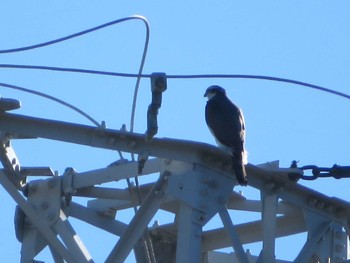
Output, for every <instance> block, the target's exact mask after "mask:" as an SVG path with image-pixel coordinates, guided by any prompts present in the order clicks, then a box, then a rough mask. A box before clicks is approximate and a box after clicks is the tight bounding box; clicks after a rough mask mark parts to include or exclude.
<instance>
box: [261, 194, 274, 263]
mask: <svg viewBox="0 0 350 263" xmlns="http://www.w3.org/2000/svg"><path fill="white" fill-rule="evenodd" d="M261 202H262V206H263V209H262V213H261V216H262V223H263V239H262V241H263V248H262V262H274V261H275V238H276V219H277V204H278V197H277V195H276V194H270V193H266V192H264V191H262V192H261Z"/></svg>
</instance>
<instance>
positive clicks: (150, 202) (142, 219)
mask: <svg viewBox="0 0 350 263" xmlns="http://www.w3.org/2000/svg"><path fill="white" fill-rule="evenodd" d="M169 175H170V172H168V171H165V172H163V173H162V174H161V176H160V177H159V179H158V181H157V182H156V183H155V184H154V186H153V187H152V189H151V190H150V192H149V193H148V195H147V197H146V199H145V200H144V202H143V203H142V205H141V206H140V209H139V210H138V211H137V213H136V215H135V216H134V217H133V219H132V220H131V222H130V224H129V226H128V228H127V229H126V231H125V233H124V234H123V235H122V236H121V237H120V239H119V241H118V243H117V244H116V245H115V246H114V248H113V249H112V251H111V253H110V254H109V256H108V258H107V260H106V263H112V262H113V263H114V262H118V263H119V262H120V263H121V262H124V260H125V259H126V258H127V256H128V255H129V253H130V252H131V250H132V249H133V247H135V245H136V242H137V241H138V240H139V239H140V238H141V236H142V235H143V233H144V231H145V229H146V227H147V225H148V223H149V222H150V221H151V219H152V218H153V216H154V215H155V213H156V212H157V210H158V209H159V207H160V205H161V204H162V203H163V201H164V200H165V198H166V193H165V189H164V188H165V185H166V182H167V179H168V176H169Z"/></svg>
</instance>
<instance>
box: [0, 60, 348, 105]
mask: <svg viewBox="0 0 350 263" xmlns="http://www.w3.org/2000/svg"><path fill="white" fill-rule="evenodd" d="M0 68H12V69H31V70H47V71H60V72H70V73H81V74H94V75H105V76H112V77H124V78H151V74H134V73H120V72H112V71H101V70H91V69H79V68H66V67H50V66H37V65H15V64H0ZM167 78H168V79H257V80H267V81H275V82H284V83H289V84H294V85H299V86H304V87H308V88H312V89H316V90H319V91H323V92H327V93H330V94H333V95H336V96H340V97H343V98H346V99H350V95H349V94H346V93H343V92H340V91H336V90H332V89H329V88H325V87H321V86H318V85H314V84H310V83H307V82H303V81H298V80H292V79H287V78H279V77H272V76H262V75H248V74H189V75H172V74H170V75H167Z"/></svg>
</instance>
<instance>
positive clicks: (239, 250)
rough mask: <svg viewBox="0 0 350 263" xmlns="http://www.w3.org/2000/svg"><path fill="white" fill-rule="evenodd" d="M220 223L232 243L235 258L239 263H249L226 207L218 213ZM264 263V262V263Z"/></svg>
mask: <svg viewBox="0 0 350 263" xmlns="http://www.w3.org/2000/svg"><path fill="white" fill-rule="evenodd" d="M219 215H220V218H221V221H222V223H223V224H224V227H225V229H226V231H227V234H228V236H229V238H230V240H231V242H232V247H233V248H234V250H235V252H236V256H237V258H238V260H239V262H240V263H249V261H248V258H247V255H246V253H245V252H244V249H243V246H242V242H241V240H240V238H239V236H238V234H237V231H236V227H235V226H234V225H233V223H232V220H231V218H230V215H229V213H228V212H227V209H226V207H223V208H222V209H221V210H220V211H219ZM264 262H265V261H264ZM266 262H267V261H266Z"/></svg>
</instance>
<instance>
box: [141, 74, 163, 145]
mask: <svg viewBox="0 0 350 263" xmlns="http://www.w3.org/2000/svg"><path fill="white" fill-rule="evenodd" d="M166 89H167V82H166V74H165V73H152V75H151V90H152V102H151V104H150V105H149V106H148V111H147V131H146V141H150V140H152V138H153V136H154V135H156V134H157V132H158V121H157V115H158V110H159V108H160V106H161V105H162V93H163V92H164V91H165V90H166Z"/></svg>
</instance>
